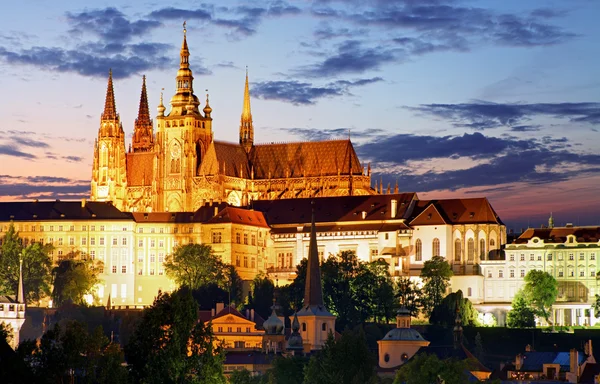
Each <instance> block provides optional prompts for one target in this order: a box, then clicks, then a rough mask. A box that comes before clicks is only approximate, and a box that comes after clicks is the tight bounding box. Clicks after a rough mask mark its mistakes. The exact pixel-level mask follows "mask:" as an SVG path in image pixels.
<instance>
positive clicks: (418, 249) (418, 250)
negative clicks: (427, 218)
mask: <svg viewBox="0 0 600 384" xmlns="http://www.w3.org/2000/svg"><path fill="white" fill-rule="evenodd" d="M421 260H423V244H422V243H421V239H417V241H416V242H415V261H421Z"/></svg>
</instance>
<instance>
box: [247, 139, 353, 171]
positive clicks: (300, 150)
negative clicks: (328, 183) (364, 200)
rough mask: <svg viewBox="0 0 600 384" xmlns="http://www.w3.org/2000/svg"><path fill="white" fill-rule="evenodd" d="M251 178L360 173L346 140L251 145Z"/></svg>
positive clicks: (349, 144) (351, 149) (350, 145)
mask: <svg viewBox="0 0 600 384" xmlns="http://www.w3.org/2000/svg"><path fill="white" fill-rule="evenodd" d="M250 160H251V163H252V164H253V166H254V178H255V179H267V178H269V177H270V178H274V179H279V178H286V177H303V176H306V177H311V176H321V175H323V176H334V175H338V172H339V173H340V174H342V175H348V174H349V168H350V163H351V164H352V174H355V175H360V174H362V165H361V164H360V161H359V159H358V156H356V152H355V151H354V147H353V146H352V143H351V142H350V140H327V141H309V142H296V143H280V144H260V145H255V146H254V147H253V148H252V150H251V151H250Z"/></svg>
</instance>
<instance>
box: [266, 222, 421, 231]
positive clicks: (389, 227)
mask: <svg viewBox="0 0 600 384" xmlns="http://www.w3.org/2000/svg"><path fill="white" fill-rule="evenodd" d="M404 229H410V227H409V226H408V225H406V224H404V223H401V222H398V223H393V224H381V223H380V222H375V223H365V224H343V223H342V224H341V225H337V224H335V225H331V224H327V225H318V224H317V233H320V232H355V231H378V232H389V231H397V230H404ZM300 232H303V233H308V232H310V226H309V225H303V226H302V230H301V231H300ZM271 233H272V234H284V233H298V229H297V227H289V226H287V227H274V228H272V229H271Z"/></svg>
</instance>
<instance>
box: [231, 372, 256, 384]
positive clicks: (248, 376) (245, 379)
mask: <svg viewBox="0 0 600 384" xmlns="http://www.w3.org/2000/svg"><path fill="white" fill-rule="evenodd" d="M260 382H261V378H260V376H252V373H250V371H248V370H247V369H246V368H244V369H238V370H235V371H233V372H231V374H230V375H229V384H260Z"/></svg>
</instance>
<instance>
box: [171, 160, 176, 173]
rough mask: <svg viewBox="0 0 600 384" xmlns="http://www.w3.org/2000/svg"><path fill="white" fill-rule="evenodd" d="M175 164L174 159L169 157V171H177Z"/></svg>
mask: <svg viewBox="0 0 600 384" xmlns="http://www.w3.org/2000/svg"><path fill="white" fill-rule="evenodd" d="M176 167H177V164H176V163H175V159H171V173H175V172H177V168H176Z"/></svg>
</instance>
